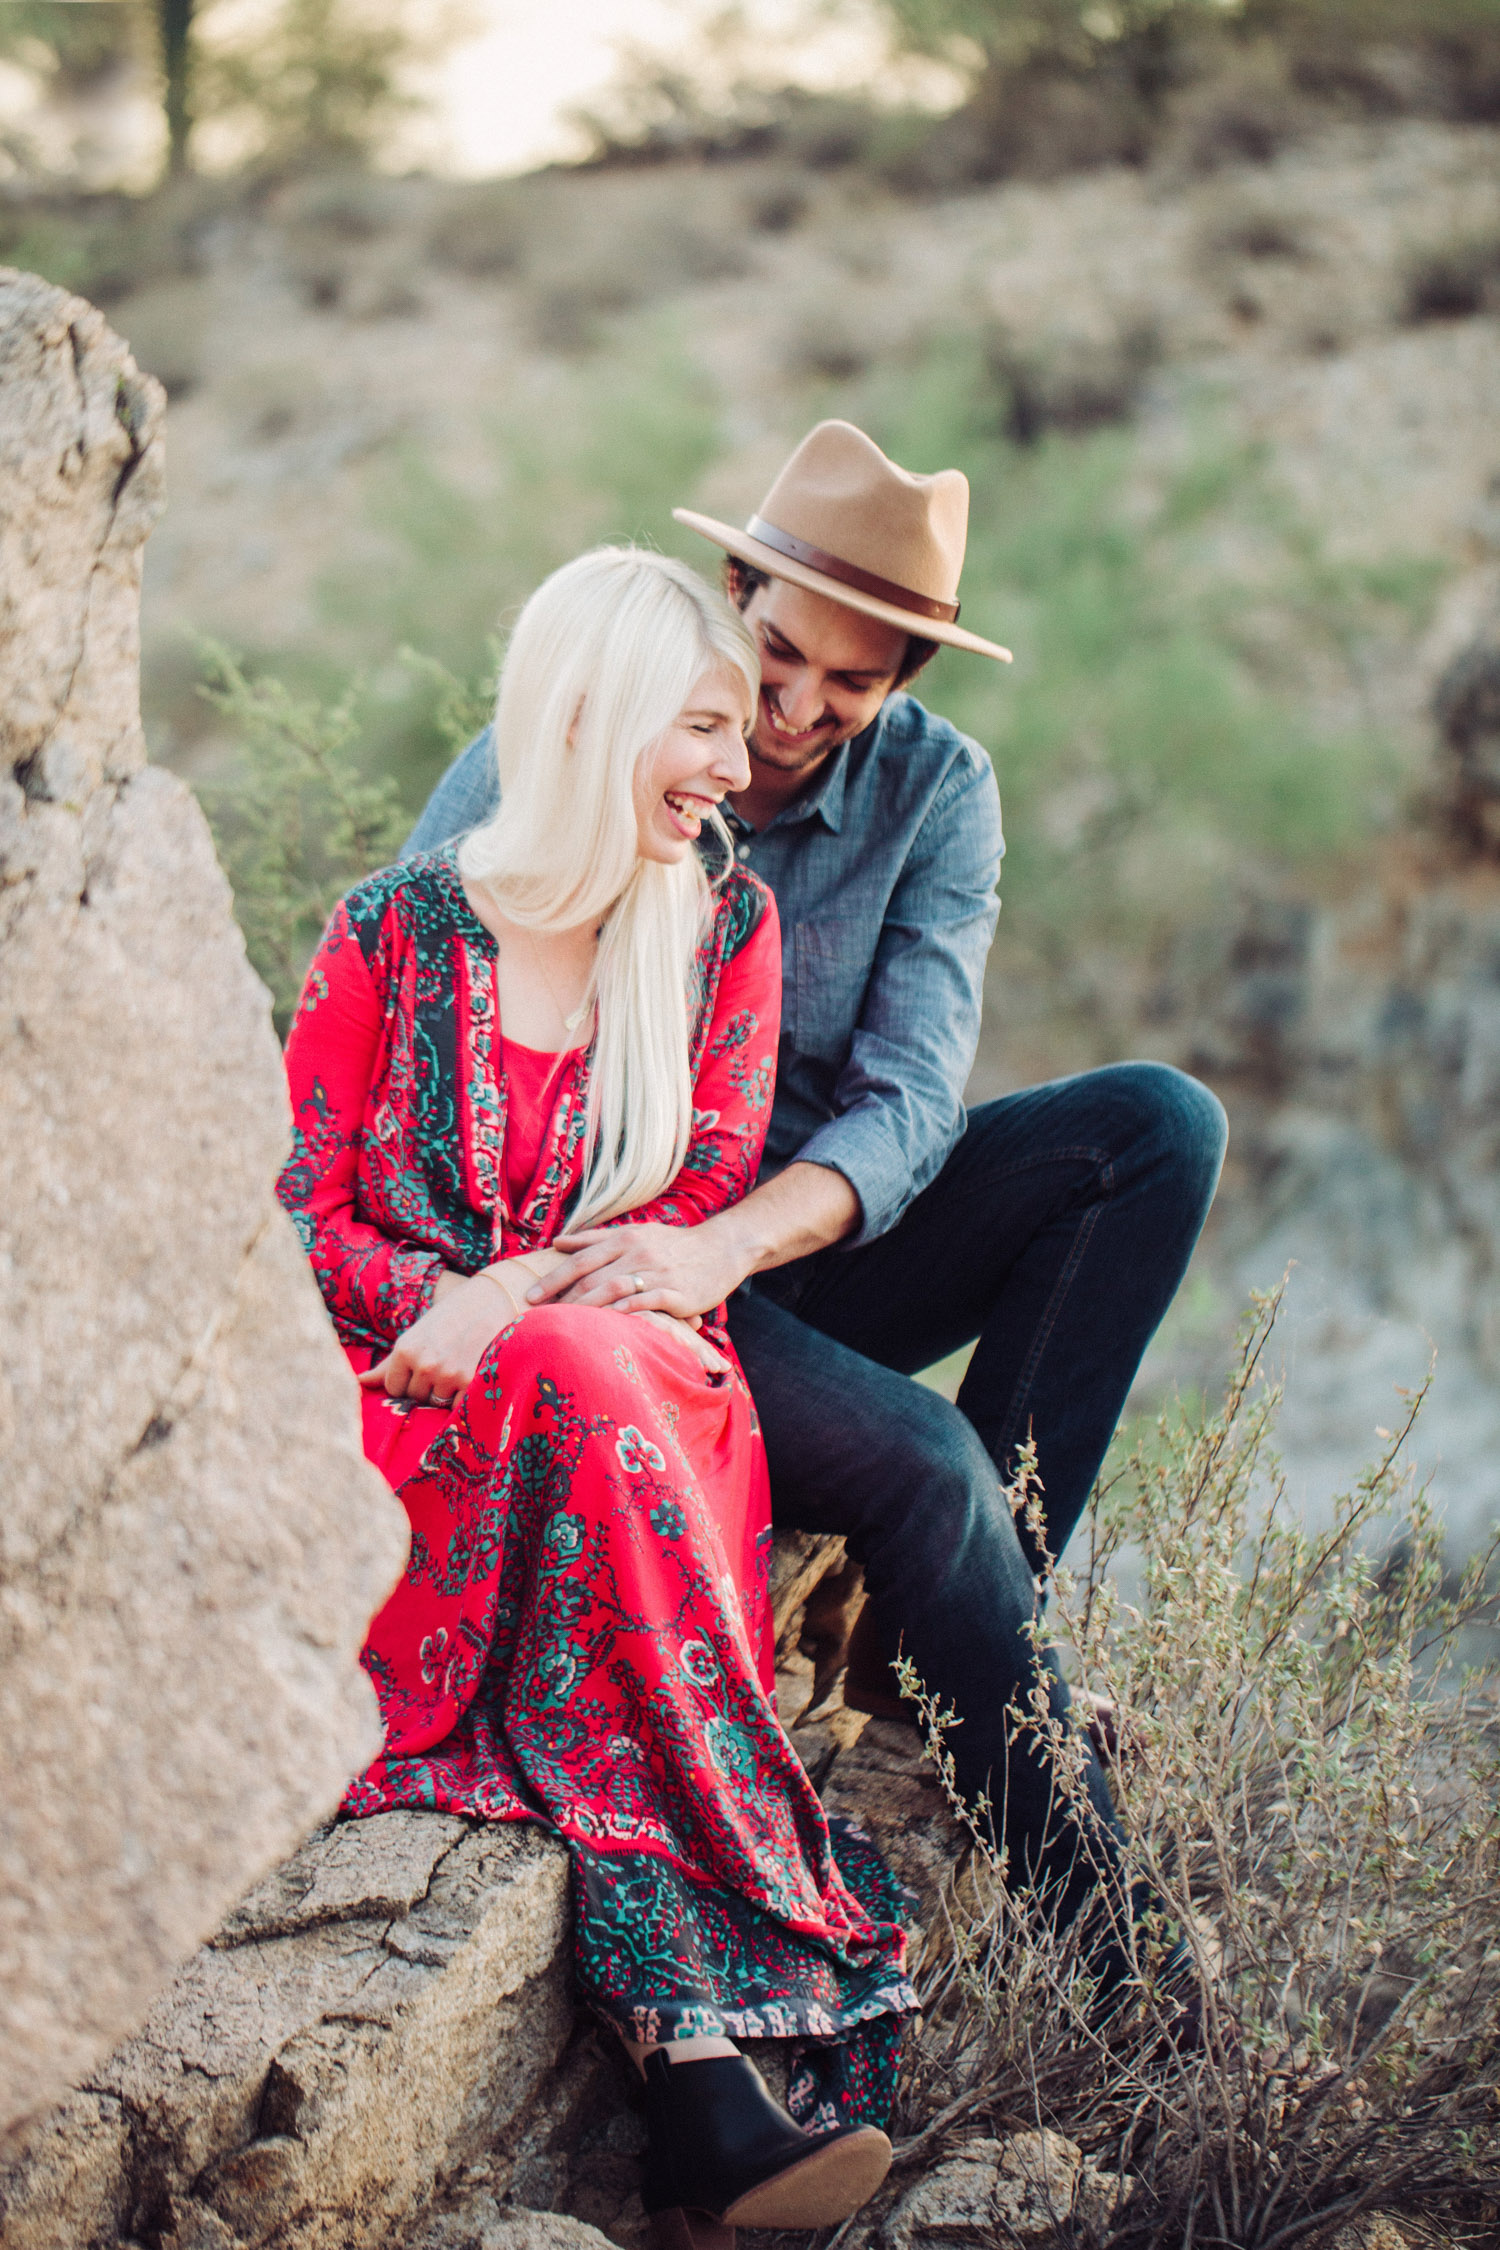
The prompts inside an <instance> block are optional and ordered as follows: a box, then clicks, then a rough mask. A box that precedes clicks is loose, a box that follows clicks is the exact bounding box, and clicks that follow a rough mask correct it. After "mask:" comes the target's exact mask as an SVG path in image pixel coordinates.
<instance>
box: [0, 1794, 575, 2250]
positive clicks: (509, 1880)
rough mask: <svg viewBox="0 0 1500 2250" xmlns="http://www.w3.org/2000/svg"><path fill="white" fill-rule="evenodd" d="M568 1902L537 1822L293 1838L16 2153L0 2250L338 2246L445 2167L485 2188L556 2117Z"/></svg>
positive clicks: (415, 2201) (2, 2212)
mask: <svg viewBox="0 0 1500 2250" xmlns="http://www.w3.org/2000/svg"><path fill="white" fill-rule="evenodd" d="M566 1907H567V1873H566V1855H565V1854H564V1852H563V1850H562V1847H561V1846H560V1845H559V1844H557V1843H556V1842H554V1841H552V1840H550V1839H549V1838H547V1837H545V1836H543V1835H542V1834H541V1833H540V1831H539V1830H537V1829H535V1828H529V1827H527V1828H517V1827H499V1828H490V1829H476V1828H472V1827H471V1826H470V1825H469V1824H468V1823H467V1822H465V1821H461V1820H454V1819H450V1818H448V1817H446V1816H443V1815H439V1814H432V1813H416V1812H394V1813H383V1814H380V1815H379V1816H377V1817H376V1818H375V1819H373V1820H367V1821H358V1822H351V1823H349V1824H347V1825H345V1826H341V1827H337V1828H334V1829H332V1830H329V1831H325V1832H323V1833H320V1834H319V1835H317V1836H315V1837H313V1838H312V1840H311V1841H310V1842H309V1843H307V1844H306V1845H304V1846H303V1847H302V1849H301V1850H300V1851H298V1852H297V1853H296V1854H295V1855H294V1856H293V1858H292V1859H291V1860H290V1861H289V1862H288V1863H287V1864H286V1865H285V1866H284V1867H282V1868H279V1869H278V1870H277V1872H276V1873H275V1875H274V1876H273V1877H272V1878H271V1879H270V1880H269V1881H268V1882H266V1883H264V1884H263V1885H262V1886H261V1887H260V1888H259V1889H258V1890H257V1891H256V1892H254V1893H253V1894H252V1895H251V1897H250V1898H248V1899H247V1900H246V1901H245V1902H244V1904H243V1905H242V1906H241V1907H239V1908H238V1909H237V1910H236V1912H235V1913H234V1915H233V1916H231V1918H230V1920H229V1921H228V1922H227V1923H226V1925H225V1927H224V1929H223V1931H222V1932H221V1933H220V1935H219V1937H218V1938H217V1939H216V1940H215V1942H214V1943H213V1945H211V1946H207V1947H205V1948H203V1950H202V1951H201V1952H199V1953H198V1954H197V1955H196V1956H195V1957H194V1959H193V1960H192V1961H190V1962H189V1963H188V1965H187V1967H186V1968H185V1969H184V1970H183V1971H182V1972H181V1974H180V1975H179V1976H178V1977H177V1978H176V1979H175V1980H174V1982H173V1983H172V1985H171V1986H170V1987H169V1989H168V1991H167V1992H166V1993H164V1994H163V1996H162V1998H161V1999H160V2000H159V2001H158V2003H157V2005H156V2006H155V2008H153V2010H152V2011H151V2014H150V2015H149V2016H148V2018H147V2020H146V2022H145V2024H144V2025H143V2027H142V2028H141V2030H140V2032H139V2033H138V2034H137V2035H136V2036H135V2037H134V2038H132V2039H129V2040H127V2041H126V2042H125V2044H124V2045H123V2046H122V2047H120V2048H118V2049H117V2050H116V2051H115V2053H114V2054H113V2055H111V2056H110V2057H109V2058H108V2060H107V2061H106V2062H105V2063H104V2064H103V2065H102V2066H101V2067H100V2068H99V2069H98V2070H97V2071H96V2072H95V2073H94V2074H93V2076H92V2078H91V2080H90V2082H89V2084H88V2086H87V2087H86V2088H83V2089H81V2090H80V2091H78V2092H76V2093H74V2094H73V2095H72V2096H70V2098H69V2099H68V2100H67V2101H66V2102H65V2103H63V2104H62V2105H61V2106H60V2107H59V2108H58V2109H56V2110H54V2111H53V2112H52V2113H51V2115H50V2116H48V2117H46V2118H44V2119H42V2120H40V2121H39V2122H38V2123H37V2124H36V2125H35V2126H33V2127H32V2128H31V2130H30V2131H29V2132H28V2133H27V2134H26V2135H25V2136H24V2137H23V2147H22V2153H21V2156H20V2159H19V2161H18V2162H17V2163H15V2164H13V2165H12V2167H11V2168H10V2169H9V2170H8V2171H6V2172H4V2173H0V2241H3V2242H4V2244H5V2250H55V2246H56V2245H58V2244H60V2243H64V2242H65V2243H67V2244H68V2245H69V2250H117V2246H118V2250H124V2246H125V2245H127V2244H130V2243H133V2242H137V2241H139V2240H142V2239H147V2240H149V2241H150V2242H151V2243H152V2244H153V2245H155V2246H157V2250H260V2246H262V2245H270V2244H273V2243H274V2244H275V2246H276V2250H314V2246H316V2250H355V2246H356V2245H364V2244H377V2243H380V2244H383V2243H385V2242H387V2241H388V2240H389V2239H390V2238H391V2235H392V2232H393V2230H394V2229H395V2227H396V2226H397V2225H399V2224H401V2223H404V2222H405V2221H406V2220H408V2219H409V2217H410V2216H411V2214H412V2213H413V2212H414V2211H420V2210H421V2209H423V2208H424V2207H425V2206H426V2205H427V2204H428V2203H429V2202H430V2201H431V2199H432V2197H433V2195H434V2193H435V2192H436V2191H437V2190H438V2189H439V2188H440V2187H443V2186H446V2185H447V2184H449V2183H450V2182H451V2181H452V2180H454V2179H456V2178H458V2177H459V2176H460V2175H461V2174H462V2173H463V2171H464V2168H465V2167H466V2166H469V2165H472V2164H477V2165H478V2166H479V2168H480V2174H481V2176H482V2177H483V2178H484V2179H486V2180H488V2179H490V2178H492V2177H493V2176H494V2173H495V2168H496V2166H497V2164H499V2163H500V2160H501V2158H502V2156H503V2154H504V2152H505V2151H506V2149H507V2148H508V2147H509V2146H510V2145H511V2144H512V2143H516V2142H517V2141H518V2139H519V2137H520V2136H521V2135H522V2134H523V2133H526V2132H529V2133H530V2134H531V2135H532V2136H533V2138H535V2136H536V2135H537V2133H538V2132H539V2130H540V2129H541V2128H542V2126H543V2125H544V2124H545V2123H546V2122H547V2121H549V2120H550V2119H551V2118H552V2117H553V2116H554V2114H565V2113H566V2112H567V2093H568V2089H567V2087H566V2086H564V2087H562V2088H561V2091H559V2092H552V2091H550V2090H548V2089H549V2074H550V2073H552V2072H553V2070H554V2066H555V2065H556V2063H557V2061H558V2058H559V2056H560V2055H561V2054H562V2052H563V2049H564V2046H565V2043H566V2041H567V2039H568V2035H569V2032H570V2029H571V2024H572V1998H571V1990H570V1979H569V1974H568V1967H567V1948H566ZM501 2176H502V2179H503V2180H504V2182H505V2184H507V2185H508V2184H509V2173H508V2172H502V2175H501ZM557 2250H562V2245H561V2243H560V2242H559V2244H558V2246H557Z"/></svg>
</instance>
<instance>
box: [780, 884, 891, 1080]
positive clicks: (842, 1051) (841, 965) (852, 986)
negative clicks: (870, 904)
mask: <svg viewBox="0 0 1500 2250" xmlns="http://www.w3.org/2000/svg"><path fill="white" fill-rule="evenodd" d="M873 952H874V946H873V943H872V940H871V937H870V933H869V931H868V929H867V928H866V926H865V924H864V923H863V922H861V921H841V920H839V919H837V918H834V919H831V920H828V921H818V922H799V923H798V924H797V946H796V957H797V968H796V979H797V989H796V995H795V1002H796V1004H795V1008H794V1010H793V1022H794V1025H795V1031H794V1037H795V1040H796V1045H797V1052H798V1053H799V1054H803V1055H816V1056H817V1057H818V1058H819V1060H820V1061H823V1062H829V1063H833V1064H834V1065H835V1066H841V1065H842V1063H843V1061H844V1058H845V1056H846V1055H847V1054H848V1051H849V1043H850V1041H851V1039H852V1038H853V1037H854V1027H855V1024H856V1023H857V1022H858V1020H859V1011H860V1008H861V1006H862V1005H863V1002H864V996H865V984H866V981H867V979H868V977H869V973H870V962H871V958H872V955H873Z"/></svg>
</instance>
